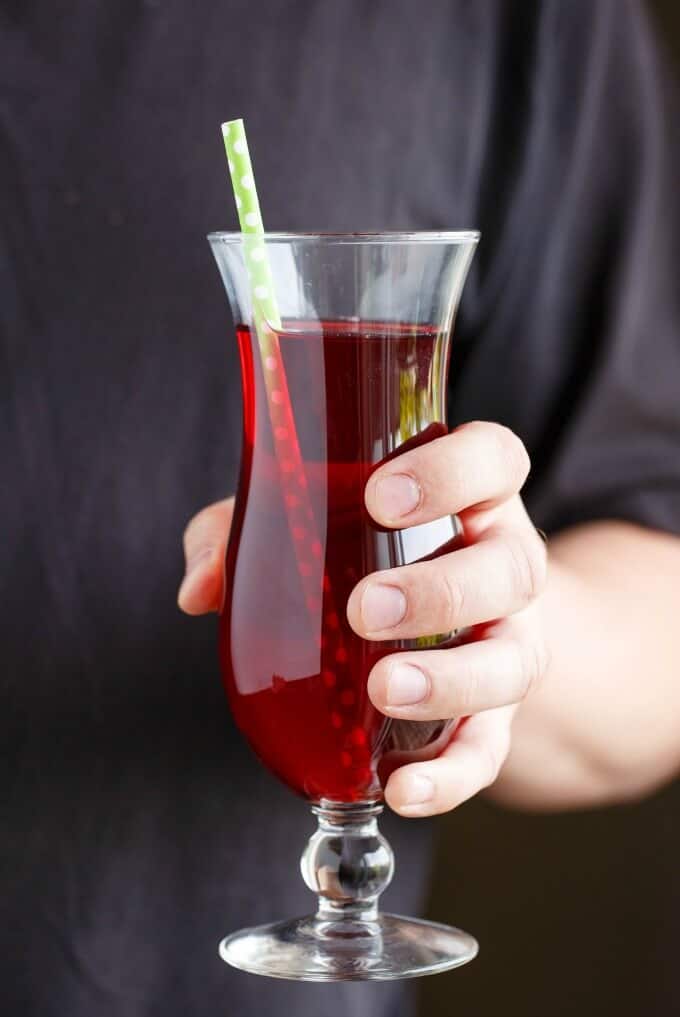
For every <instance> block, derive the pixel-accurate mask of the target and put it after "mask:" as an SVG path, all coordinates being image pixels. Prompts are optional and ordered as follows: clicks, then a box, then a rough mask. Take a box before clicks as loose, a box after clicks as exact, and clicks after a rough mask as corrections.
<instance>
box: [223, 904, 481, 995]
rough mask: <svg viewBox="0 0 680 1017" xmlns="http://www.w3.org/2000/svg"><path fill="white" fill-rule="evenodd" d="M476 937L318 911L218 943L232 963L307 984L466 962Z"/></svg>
mask: <svg viewBox="0 0 680 1017" xmlns="http://www.w3.org/2000/svg"><path fill="white" fill-rule="evenodd" d="M477 951H478V946H477V941H476V940H475V939H473V937H472V936H469V935H468V934H467V933H466V932H461V931H460V929H454V928H451V927H450V926H448V925H439V924H437V923H435V922H425V921H420V920H418V919H415V918H401V917H400V916H398V915H386V914H379V915H377V917H376V918H375V919H373V920H372V921H368V922H367V921H365V920H359V921H352V920H348V919H347V918H344V919H342V920H341V921H333V920H326V919H324V918H323V917H320V916H318V915H309V916H307V917H306V918H297V919H294V920H293V921H289V922H274V923H272V924H271V925H259V926H257V927H256V928H252V929H242V930H241V931H240V932H235V933H234V934H233V935H231V936H227V938H226V939H224V940H223V941H222V942H221V943H220V956H221V957H222V959H223V960H225V961H226V962H227V964H231V965H232V967H235V968H240V969H241V970H243V971H249V972H250V973H251V974H256V975H269V976H270V977H271V978H292V979H295V980H299V981H305V982H343V981H369V980H376V981H384V980H387V979H392V978H417V977H419V976H420V975H434V974H437V973H438V972H440V971H448V970H449V969H450V968H456V967H459V966H460V965H461V964H466V963H467V962H468V961H470V960H472V959H473V957H475V956H476V954H477Z"/></svg>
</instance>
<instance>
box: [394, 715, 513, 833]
mask: <svg viewBox="0 0 680 1017" xmlns="http://www.w3.org/2000/svg"><path fill="white" fill-rule="evenodd" d="M513 713H514V707H511V706H510V707H508V706H504V707H501V708H500V709H498V710H488V711H487V712H486V713H480V714H478V715H477V716H475V717H469V718H467V719H466V720H465V721H464V722H463V724H461V725H460V726H459V728H458V729H457V731H456V733H455V735H454V738H453V740H452V742H451V743H450V745H449V746H448V748H446V749H445V750H444V752H443V753H442V755H441V756H439V757H438V758H437V759H433V760H431V761H430V762H427V763H411V764H409V765H408V766H402V767H400V768H399V769H398V770H395V771H394V773H393V774H392V775H391V777H390V779H389V780H388V782H387V786H386V788H385V799H386V801H387V804H388V805H389V806H390V808H391V809H393V810H394V811H395V812H398V813H399V814H400V815H401V816H407V817H414V818H415V817H418V816H434V815H437V814H439V813H440V812H448V811H449V810H450V809H455V808H456V806H458V805H460V804H461V803H462V802H464V801H467V799H468V798H472V796H473V795H476V794H477V793H478V792H479V791H482V790H483V789H484V788H486V787H489V785H490V784H493V782H494V781H495V780H496V777H497V776H498V774H499V771H500V768H501V766H502V765H503V763H504V762H505V759H506V756H507V754H508V751H509V748H510V727H511V723H512V716H513Z"/></svg>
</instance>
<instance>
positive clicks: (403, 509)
mask: <svg viewBox="0 0 680 1017" xmlns="http://www.w3.org/2000/svg"><path fill="white" fill-rule="evenodd" d="M375 498H376V501H377V502H378V505H379V506H380V511H381V513H382V515H383V516H384V518H385V519H401V517H402V516H407V515H409V513H410V512H413V511H414V510H415V509H417V508H418V505H419V504H420V498H421V492H420V486H419V485H418V483H417V482H416V481H415V480H414V479H413V477H409V476H407V475H406V474H405V473H391V474H390V475H389V476H387V477H381V478H380V479H379V480H378V481H377V482H376V485H375Z"/></svg>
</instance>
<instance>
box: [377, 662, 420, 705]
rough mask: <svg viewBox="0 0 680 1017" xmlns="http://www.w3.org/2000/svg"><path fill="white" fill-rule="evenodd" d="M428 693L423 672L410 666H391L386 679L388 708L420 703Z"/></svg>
mask: <svg viewBox="0 0 680 1017" xmlns="http://www.w3.org/2000/svg"><path fill="white" fill-rule="evenodd" d="M428 691H429V682H428V680H427V678H426V677H425V675H424V674H423V672H422V671H421V670H420V668H418V667H414V666H413V665H412V664H393V665H392V670H391V671H390V673H389V676H388V679H387V689H386V699H387V705H388V706H412V705H413V704H414V703H422V701H423V699H425V697H426V696H427V693H428Z"/></svg>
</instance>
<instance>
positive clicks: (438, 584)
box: [178, 421, 680, 817]
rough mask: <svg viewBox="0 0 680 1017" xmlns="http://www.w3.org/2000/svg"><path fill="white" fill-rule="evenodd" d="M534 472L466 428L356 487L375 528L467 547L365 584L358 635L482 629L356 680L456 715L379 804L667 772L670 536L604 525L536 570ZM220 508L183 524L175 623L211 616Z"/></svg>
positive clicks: (599, 794)
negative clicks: (425, 533)
mask: <svg viewBox="0 0 680 1017" xmlns="http://www.w3.org/2000/svg"><path fill="white" fill-rule="evenodd" d="M529 468H530V463H529V456H528V454H527V452H526V450H525V448H524V446H523V444H522V443H521V441H520V440H519V438H517V436H516V435H514V434H513V433H512V432H511V431H509V430H508V429H507V428H504V427H502V426H500V425H498V424H494V423H488V422H480V421H475V422H473V423H469V424H465V425H463V426H462V427H459V428H457V429H456V430H455V431H453V432H451V434H449V435H447V436H445V437H442V438H438V439H436V440H435V441H432V442H430V443H429V444H426V445H422V446H420V447H419V448H417V449H414V450H412V451H409V452H406V453H404V454H403V455H401V456H399V457H397V458H395V459H393V460H391V461H390V462H389V463H386V464H385V465H384V466H383V467H381V469H379V470H376V472H375V473H374V474H372V476H371V478H370V480H369V481H368V484H367V486H366V492H365V500H366V507H367V508H368V511H369V512H370V514H371V515H372V517H373V518H374V519H375V521H376V522H377V523H379V524H381V525H383V526H393V527H399V528H403V527H408V526H415V525H419V524H421V523H425V522H428V521H430V520H433V519H438V518H440V517H442V516H444V515H448V514H452V513H455V514H457V515H459V516H460V517H461V519H462V521H463V524H464V527H465V533H466V540H467V546H466V547H465V548H462V549H460V550H457V551H454V552H452V553H451V554H447V555H443V556H442V557H440V558H437V559H436V560H435V561H431V562H425V563H419V564H415V565H409V566H406V567H402V568H396V569H391V570H389V571H386V572H378V573H374V574H372V575H370V576H367V577H366V578H364V579H362V580H361V582H359V583H358V584H357V586H356V587H355V589H354V590H353V592H352V594H351V596H350V599H349V602H348V604H347V616H348V619H349V622H350V624H351V626H352V628H353V629H354V631H355V632H356V633H357V634H358V635H360V636H362V637H363V638H365V639H370V640H381V639H399V638H411V637H414V636H425V635H432V634H436V633H438V632H443V631H449V630H451V629H454V628H462V627H466V626H469V625H479V626H480V629H479V632H480V638H479V639H478V640H477V641H476V642H473V643H469V644H467V645H465V646H459V647H455V648H453V649H446V650H423V651H418V652H417V653H408V652H405V653H397V654H393V655H391V656H389V657H385V658H383V659H382V660H380V661H379V662H378V663H377V664H376V665H375V667H374V668H373V670H372V672H371V674H370V676H369V679H368V691H369V695H370V697H371V700H372V701H373V703H374V705H375V706H376V707H377V708H378V709H379V710H381V711H382V712H383V713H385V714H386V715H388V716H391V717H403V718H409V719H415V720H429V719H440V718H443V717H460V716H465V717H467V718H468V719H467V720H466V721H465V723H464V724H462V725H461V726H460V728H459V729H458V730H457V732H456V734H455V735H454V737H453V739H452V741H451V742H450V744H449V745H448V747H447V748H446V749H445V750H444V751H443V752H442V754H441V755H440V756H439V757H438V758H437V759H435V760H432V761H429V762H422V763H411V764H409V765H406V766H403V767H401V768H400V769H398V770H396V771H395V772H394V773H393V774H392V775H391V777H390V779H389V781H388V784H387V786H386V788H385V798H386V800H387V803H388V804H389V805H390V807H391V808H392V809H394V811H396V812H398V813H399V814H400V815H402V816H412V817H417V816H427V815H434V814H436V813H441V812H446V811H448V810H450V809H453V808H455V807H456V806H457V805H459V804H461V802H463V801H465V800H466V799H468V798H470V797H472V796H473V795H475V794H477V793H478V792H479V791H482V790H483V789H485V788H490V789H491V791H490V793H491V794H492V795H493V796H495V797H496V798H498V799H499V800H501V801H503V802H505V803H507V804H510V805H513V806H515V807H521V808H530V809H541V810H547V809H564V808H572V807H583V806H590V805H597V804H601V803H604V802H611V801H617V800H623V799H627V798H631V797H634V796H637V795H641V794H644V793H645V792H647V791H649V790H651V789H652V788H654V787H656V786H657V785H658V784H660V783H662V782H663V781H665V780H667V779H669V778H671V777H672V776H673V775H674V774H675V773H677V772H678V769H680V664H678V661H680V626H678V624H677V618H678V613H679V611H678V609H679V608H680V539H678V538H675V537H672V536H668V535H666V534H662V533H657V532H655V531H651V530H646V529H644V528H642V527H638V526H633V525H630V524H625V523H621V522H616V521H613V520H611V521H607V520H603V521H598V522H596V523H590V524H587V525H583V526H579V527H575V528H573V529H570V530H568V531H565V532H563V533H561V534H559V535H557V536H556V537H554V538H552V539H551V543H550V562H549V563H548V559H547V554H546V547H545V545H544V543H543V541H542V540H541V538H540V537H539V535H538V534H537V532H536V530H535V529H534V527H533V525H532V523H531V520H530V519H529V516H528V514H527V512H526V509H525V507H524V504H523V502H522V499H521V496H520V491H521V488H522V486H523V484H524V482H525V480H526V478H527V475H528V473H529ZM232 511H233V499H227V500H226V501H221V502H218V503H216V504H214V505H210V506H208V507H207V508H205V509H203V511H202V512H199V513H198V515H196V516H195V517H194V518H193V519H192V520H191V521H190V523H189V525H188V526H187V529H186V531H185V534H184V549H185V555H186V561H187V572H186V576H185V578H184V581H183V583H182V586H181V588H180V592H179V598H178V599H179V605H180V607H181V608H182V610H184V611H186V612H187V613H188V614H192V615H199V614H204V613H207V612H210V611H216V610H217V609H218V606H219V604H220V603H221V600H222V592H223V591H222V582H223V560H224V553H225V548H226V542H227V538H228V533H229V527H230V523H231V517H232ZM641 679H642V680H641Z"/></svg>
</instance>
